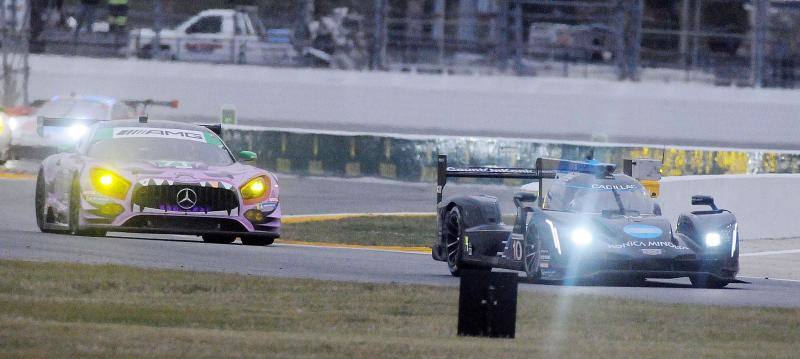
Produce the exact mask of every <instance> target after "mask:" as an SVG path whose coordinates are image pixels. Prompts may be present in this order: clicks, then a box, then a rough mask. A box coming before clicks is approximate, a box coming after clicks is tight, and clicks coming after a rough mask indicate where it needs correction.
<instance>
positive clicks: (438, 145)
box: [223, 126, 800, 182]
mask: <svg viewBox="0 0 800 359" xmlns="http://www.w3.org/2000/svg"><path fill="white" fill-rule="evenodd" d="M223 137H224V138H225V141H226V142H227V143H228V145H229V146H230V148H231V149H232V150H234V151H240V150H250V151H254V152H256V153H258V155H259V157H258V163H257V164H258V165H259V166H260V167H262V168H267V169H270V170H273V171H276V172H280V173H291V174H297V175H308V176H339V177H362V176H364V177H379V178H388V179H397V180H403V181H422V182H433V181H435V176H436V171H435V159H436V155H437V154H438V153H444V154H447V155H448V163H449V164H450V165H451V166H486V165H496V166H505V167H534V163H535V161H536V158H538V157H550V158H562V159H569V160H582V159H584V158H585V157H586V154H587V153H589V152H590V151H593V152H594V158H595V159H597V160H599V161H602V162H607V163H615V164H617V165H618V166H621V165H622V161H623V159H626V158H655V159H659V160H663V163H664V165H663V174H664V175H665V176H685V175H714V174H745V173H795V172H798V164H799V163H800V152H774V151H760V150H735V149H715V148H685V147H651V146H647V145H623V144H608V143H557V142H552V141H539V140H526V139H494V138H483V137H448V136H430V137H426V136H405V135H374V134H357V133H345V132H316V131H315V132H310V131H304V130H283V129H263V128H257V127H245V126H228V127H226V129H225V130H224V136H223Z"/></svg>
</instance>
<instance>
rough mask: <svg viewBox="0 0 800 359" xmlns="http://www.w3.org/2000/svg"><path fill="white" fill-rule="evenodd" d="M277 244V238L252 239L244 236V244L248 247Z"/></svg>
mask: <svg viewBox="0 0 800 359" xmlns="http://www.w3.org/2000/svg"><path fill="white" fill-rule="evenodd" d="M274 242H275V238H270V237H250V236H242V244H244V245H246V246H262V247H263V246H268V245H270V244H272V243H274Z"/></svg>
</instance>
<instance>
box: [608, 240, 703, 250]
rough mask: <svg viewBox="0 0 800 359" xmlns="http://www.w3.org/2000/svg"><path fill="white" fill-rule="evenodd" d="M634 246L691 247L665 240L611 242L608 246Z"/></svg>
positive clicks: (680, 248)
mask: <svg viewBox="0 0 800 359" xmlns="http://www.w3.org/2000/svg"><path fill="white" fill-rule="evenodd" d="M633 247H648V248H652V247H658V248H673V249H678V250H686V249H689V247H685V246H681V245H676V244H675V243H672V242H664V241H627V242H625V243H622V244H609V245H608V248H610V249H624V248H633Z"/></svg>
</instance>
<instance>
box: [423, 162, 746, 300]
mask: <svg viewBox="0 0 800 359" xmlns="http://www.w3.org/2000/svg"><path fill="white" fill-rule="evenodd" d="M614 171H615V166H614V165H610V164H599V163H593V161H590V162H586V163H584V162H572V161H562V160H552V159H542V158H540V159H537V161H536V168H535V169H525V168H497V167H471V168H452V167H447V157H446V156H439V158H438V186H437V203H438V210H437V213H438V214H437V224H438V226H437V227H438V237H437V240H436V242H435V243H434V247H433V258H434V259H436V260H439V261H443V262H447V265H448V267H449V269H450V272H451V273H452V274H453V275H454V276H458V275H460V273H461V271H462V270H464V269H475V270H491V268H505V269H511V270H518V271H524V272H525V273H526V274H527V276H528V278H530V279H532V280H546V281H568V280H575V279H583V278H594V277H605V278H607V277H613V278H617V279H624V280H630V281H637V282H641V281H643V280H644V279H645V278H679V277H689V278H690V279H691V282H692V284H693V285H694V286H695V287H702V288H722V287H724V286H726V285H727V284H728V283H732V282H740V281H738V280H737V279H736V274H737V273H738V271H739V249H738V224H737V222H736V217H734V215H733V214H732V213H731V212H729V211H726V210H723V209H718V208H717V207H716V205H715V204H714V199H713V198H711V197H709V196H693V197H692V204H693V205H703V206H708V207H710V209H707V210H702V211H694V212H691V213H684V214H681V216H680V218H679V219H678V224H677V228H676V230H675V231H673V229H672V226H671V225H670V223H669V221H668V220H667V218H665V217H663V216H662V215H661V209H660V207H659V206H658V205H657V204H655V202H654V201H653V200H652V199H651V196H650V195H649V193H648V192H647V191H646V190H645V188H644V186H643V185H642V183H640V182H639V181H637V180H636V179H634V178H632V177H631V176H629V175H626V174H621V173H614ZM448 177H474V178H518V179H530V180H534V181H538V190H533V187H532V186H534V185H537V184H536V183H532V184H529V185H526V186H523V191H522V192H518V193H517V194H516V195H515V196H514V203H515V205H516V208H517V214H516V219H515V223H514V225H513V226H509V225H506V224H504V223H503V221H502V216H501V212H500V207H499V205H498V202H497V198H495V197H492V196H485V195H479V196H462V197H455V198H449V199H447V200H446V201H442V192H443V189H444V187H445V185H446V184H447V178H448ZM544 180H547V181H548V183H549V184H550V186H549V189H548V190H547V191H546V195H545V196H544V197H540V196H539V194H541V193H545V192H543V182H544Z"/></svg>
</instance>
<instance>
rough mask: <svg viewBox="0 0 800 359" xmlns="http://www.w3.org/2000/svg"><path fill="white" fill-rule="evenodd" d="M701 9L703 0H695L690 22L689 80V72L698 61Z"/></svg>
mask: <svg viewBox="0 0 800 359" xmlns="http://www.w3.org/2000/svg"><path fill="white" fill-rule="evenodd" d="M702 9H703V0H695V3H694V21H693V24H692V64H691V66H689V80H691V72H692V70H694V69H695V68H696V67H697V65H698V62H699V61H700V44H699V41H700V36H699V34H700V28H701V22H702V18H701V17H700V15H701V13H702Z"/></svg>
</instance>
